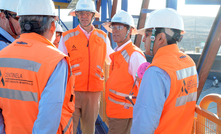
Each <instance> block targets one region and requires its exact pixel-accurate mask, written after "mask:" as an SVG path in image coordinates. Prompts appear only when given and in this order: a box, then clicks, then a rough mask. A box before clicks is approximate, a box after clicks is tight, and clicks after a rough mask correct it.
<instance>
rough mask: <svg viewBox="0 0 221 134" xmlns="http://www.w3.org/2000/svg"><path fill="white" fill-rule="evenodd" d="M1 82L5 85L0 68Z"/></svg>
mask: <svg viewBox="0 0 221 134" xmlns="http://www.w3.org/2000/svg"><path fill="white" fill-rule="evenodd" d="M1 83H2V85H3V86H5V81H4V78H3V75H2V72H1V70H0V84H1Z"/></svg>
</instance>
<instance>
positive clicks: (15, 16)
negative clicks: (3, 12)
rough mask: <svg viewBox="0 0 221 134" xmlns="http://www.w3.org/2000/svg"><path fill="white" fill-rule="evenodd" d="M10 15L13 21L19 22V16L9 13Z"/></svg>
mask: <svg viewBox="0 0 221 134" xmlns="http://www.w3.org/2000/svg"><path fill="white" fill-rule="evenodd" d="M8 15H9V16H11V17H12V18H13V19H15V20H18V19H19V17H18V16H17V14H11V13H9V12H8Z"/></svg>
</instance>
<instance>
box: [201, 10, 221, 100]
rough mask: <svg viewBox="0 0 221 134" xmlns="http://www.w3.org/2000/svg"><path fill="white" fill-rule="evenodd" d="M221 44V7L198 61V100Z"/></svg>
mask: <svg viewBox="0 0 221 134" xmlns="http://www.w3.org/2000/svg"><path fill="white" fill-rule="evenodd" d="M220 45H221V7H220V8H219V11H218V13H217V16H216V18H215V20H214V23H213V26H212V28H211V31H210V33H209V36H208V38H207V40H206V43H205V46H204V48H203V52H202V55H201V56H200V58H199V61H198V63H197V72H198V74H199V87H198V89H197V100H198V98H199V96H200V93H201V92H202V89H203V86H204V84H205V82H206V79H207V77H208V75H209V72H210V69H211V67H212V65H213V62H214V60H215V58H216V55H217V52H218V50H219V48H220Z"/></svg>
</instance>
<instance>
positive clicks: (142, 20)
mask: <svg viewBox="0 0 221 134" xmlns="http://www.w3.org/2000/svg"><path fill="white" fill-rule="evenodd" d="M149 2H150V0H143V2H142V6H141V9H140V18H139V20H138V23H137V29H141V28H144V25H145V21H146V13H143V12H142V10H143V9H148V6H149ZM141 39H142V35H136V36H135V39H134V44H135V45H136V46H137V47H140V43H141Z"/></svg>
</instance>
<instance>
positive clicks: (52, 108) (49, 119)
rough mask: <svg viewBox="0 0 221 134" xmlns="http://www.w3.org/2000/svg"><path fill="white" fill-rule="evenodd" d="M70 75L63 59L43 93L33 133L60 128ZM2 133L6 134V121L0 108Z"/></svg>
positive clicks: (54, 130)
mask: <svg viewBox="0 0 221 134" xmlns="http://www.w3.org/2000/svg"><path fill="white" fill-rule="evenodd" d="M67 77H68V65H67V62H66V60H65V59H62V60H61V61H60V62H59V63H58V64H57V66H56V68H55V70H54V72H53V73H52V74H51V76H50V78H49V79H48V82H47V84H46V86H45V88H44V90H43V92H42V94H41V100H40V101H39V107H38V109H39V112H38V115H37V119H36V120H35V122H34V126H33V129H32V134H55V133H56V132H57V130H58V127H59V124H60V119H61V111H62V105H63V101H64V96H65V91H66V85H67ZM0 134H4V121H3V117H2V113H1V110H0Z"/></svg>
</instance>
